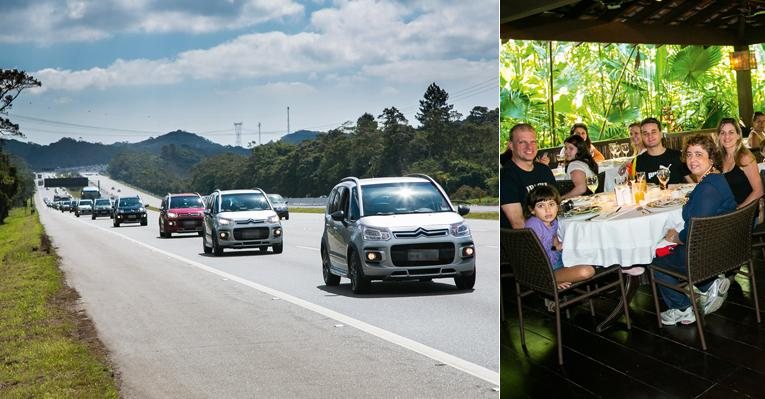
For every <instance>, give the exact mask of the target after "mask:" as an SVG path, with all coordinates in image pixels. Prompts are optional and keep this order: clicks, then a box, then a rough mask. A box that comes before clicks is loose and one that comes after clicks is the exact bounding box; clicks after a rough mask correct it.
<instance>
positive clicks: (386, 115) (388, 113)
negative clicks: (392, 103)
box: [377, 107, 409, 131]
mask: <svg viewBox="0 0 765 399" xmlns="http://www.w3.org/2000/svg"><path fill="white" fill-rule="evenodd" d="M377 119H380V120H382V124H383V131H387V130H388V129H389V128H390V127H392V126H395V125H406V124H408V123H409V121H407V120H406V117H405V116H404V114H402V113H401V111H399V110H398V108H396V107H390V108H385V109H384V110H383V111H382V114H380V115H378V116H377Z"/></svg>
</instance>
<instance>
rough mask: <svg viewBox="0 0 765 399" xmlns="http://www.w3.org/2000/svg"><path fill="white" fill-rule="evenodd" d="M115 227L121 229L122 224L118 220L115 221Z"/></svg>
mask: <svg viewBox="0 0 765 399" xmlns="http://www.w3.org/2000/svg"><path fill="white" fill-rule="evenodd" d="M114 227H120V222H118V221H117V219H114Z"/></svg>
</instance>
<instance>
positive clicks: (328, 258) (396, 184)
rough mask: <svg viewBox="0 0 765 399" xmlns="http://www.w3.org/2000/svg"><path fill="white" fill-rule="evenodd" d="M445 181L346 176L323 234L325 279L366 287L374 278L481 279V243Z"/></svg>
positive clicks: (461, 283) (331, 201)
mask: <svg viewBox="0 0 765 399" xmlns="http://www.w3.org/2000/svg"><path fill="white" fill-rule="evenodd" d="M468 212H470V209H469V208H467V207H464V206H460V207H458V208H456V209H455V207H454V206H453V205H452V203H451V201H449V197H448V196H447V195H446V193H445V192H444V190H443V189H442V188H441V186H439V185H438V183H436V182H435V181H434V180H433V179H431V178H430V177H428V176H425V175H411V176H407V177H385V178H376V179H357V178H355V177H347V178H345V179H343V180H342V181H341V182H340V183H338V184H337V185H336V186H335V187H334V188H333V189H332V192H331V193H330V194H329V198H328V202H327V209H326V211H325V214H324V234H323V235H322V238H321V261H322V271H323V275H324V283H325V284H327V285H329V286H334V285H338V284H339V283H340V277H347V278H349V279H350V280H351V290H352V291H353V292H354V293H363V292H365V291H367V290H368V289H369V283H370V281H371V280H406V279H418V280H421V281H428V280H431V279H433V278H444V277H453V278H454V282H455V284H456V285H457V288H459V289H471V288H473V286H474V285H475V276H476V269H475V245H474V244H473V237H472V236H471V235H470V228H469V227H468V226H467V224H465V221H464V219H463V218H462V216H464V215H466V214H467V213H468Z"/></svg>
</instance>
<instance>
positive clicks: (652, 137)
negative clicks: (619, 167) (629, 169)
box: [635, 118, 691, 184]
mask: <svg viewBox="0 0 765 399" xmlns="http://www.w3.org/2000/svg"><path fill="white" fill-rule="evenodd" d="M640 132H641V134H642V136H643V146H644V147H645V152H644V153H642V154H640V155H638V156H637V159H636V161H635V170H636V171H638V172H645V175H646V180H647V181H648V182H649V183H655V184H659V179H658V178H657V177H656V173H657V172H658V171H659V169H669V184H677V183H685V182H690V181H691V180H690V177H687V176H688V175H689V174H690V171H688V167H687V166H686V165H685V162H683V159H682V157H681V154H680V151H678V150H673V149H671V148H666V147H664V143H662V133H661V122H659V121H658V120H657V119H656V118H646V119H643V121H642V122H640Z"/></svg>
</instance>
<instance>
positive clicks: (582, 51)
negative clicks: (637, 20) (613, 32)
mask: <svg viewBox="0 0 765 399" xmlns="http://www.w3.org/2000/svg"><path fill="white" fill-rule="evenodd" d="M753 50H755V51H756V52H757V54H758V55H760V56H761V55H762V54H763V53H765V46H756V47H754V48H753ZM728 51H730V49H729V48H722V47H719V46H710V47H701V46H686V47H681V46H670V45H664V46H658V47H657V46H653V45H643V44H641V45H631V44H613V43H612V44H602V43H566V42H552V43H548V42H539V41H518V40H510V41H508V42H507V43H505V44H503V46H502V51H501V52H500V109H501V114H500V143H501V150H504V148H505V145H506V143H507V140H508V134H509V129H510V128H511V127H512V126H513V125H514V124H516V123H519V122H528V123H531V124H532V125H533V126H534V127H535V128H536V129H537V132H538V137H537V138H538V140H539V143H540V147H541V148H545V147H552V146H557V145H560V143H561V142H562V141H563V140H564V139H565V138H566V136H568V132H569V128H570V126H571V125H572V124H573V123H575V122H584V123H586V124H587V125H588V126H589V128H590V129H589V131H590V136H591V138H592V139H593V140H594V141H597V140H606V139H613V138H626V137H628V130H627V126H628V125H629V123H631V122H633V121H636V120H640V119H642V118H645V117H648V116H653V117H657V118H660V120H662V122H663V123H664V124H665V125H666V130H667V131H684V130H695V129H701V128H706V127H710V126H716V124H717V122H718V121H719V120H720V118H723V117H736V116H737V114H738V104H737V97H736V84H735V75H734V73H733V71H731V70H730V67H729V65H728V59H727V57H724V54H725V53H727V52H728ZM551 56H552V63H550V57H551ZM752 75H753V76H752V80H753V92H754V102H755V108H756V109H762V107H763V106H764V105H765V95H763V94H761V93H763V89H765V85H764V84H763V81H765V71H763V70H762V69H760V70H754V71H752ZM551 76H552V85H551V83H550V80H551V79H550V78H551ZM747 122H748V121H747Z"/></svg>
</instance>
